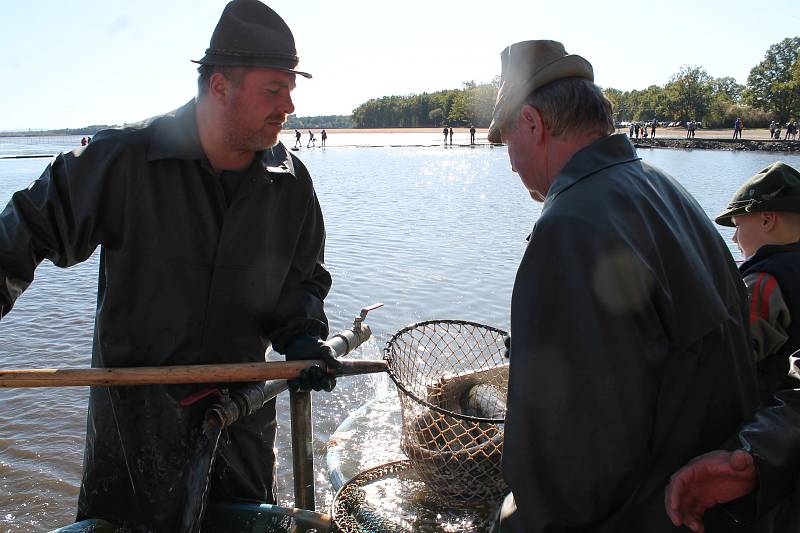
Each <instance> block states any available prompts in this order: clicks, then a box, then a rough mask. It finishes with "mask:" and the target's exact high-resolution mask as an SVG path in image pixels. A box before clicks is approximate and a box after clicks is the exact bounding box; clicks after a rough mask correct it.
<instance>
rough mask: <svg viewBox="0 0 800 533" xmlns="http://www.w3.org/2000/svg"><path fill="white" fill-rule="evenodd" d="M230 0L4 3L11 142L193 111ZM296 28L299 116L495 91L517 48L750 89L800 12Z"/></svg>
mask: <svg viewBox="0 0 800 533" xmlns="http://www.w3.org/2000/svg"><path fill="white" fill-rule="evenodd" d="M225 4H226V2H225V1H224V0H77V1H76V0H73V1H68V0H0V28H2V29H1V30H0V51H2V56H3V58H2V61H0V131H4V130H25V129H43V128H44V129H55V128H76V127H82V126H87V125H92V124H118V125H121V124H124V123H128V122H136V121H139V120H142V119H144V118H147V117H150V116H153V115H158V114H160V113H164V112H167V111H169V110H171V109H175V108H177V107H179V106H180V105H182V104H184V103H186V102H187V101H188V100H189V99H190V98H192V97H193V96H194V95H195V93H196V87H197V86H196V79H197V72H196V65H195V64H193V63H191V62H190V60H191V59H200V58H201V57H202V56H203V54H204V52H205V49H206V48H207V47H208V44H209V39H210V37H211V33H212V31H213V29H214V26H215V25H216V23H217V21H218V20H219V15H220V14H221V13H222V9H223V8H224V6H225ZM268 4H269V5H270V7H272V8H273V9H275V10H276V11H277V12H278V13H279V14H280V15H281V16H282V17H283V18H284V20H286V22H287V23H288V25H289V27H290V28H291V29H292V31H293V33H294V36H295V41H296V43H297V51H298V55H299V57H300V65H299V67H298V68H300V69H302V70H305V71H307V72H310V73H312V74H313V76H314V77H313V79H311V80H306V79H304V78H298V81H297V88H296V89H295V91H294V93H293V98H294V103H295V108H296V111H295V113H296V114H297V115H299V116H313V115H348V114H350V113H351V112H352V110H353V109H354V108H356V107H357V106H358V105H359V104H361V103H363V102H365V101H367V100H369V99H371V98H380V97H382V96H389V95H406V94H413V93H421V92H432V91H437V90H443V89H454V88H460V87H462V86H463V83H464V82H467V81H472V80H474V81H476V82H478V83H481V82H488V81H491V80H492V79H493V78H494V77H495V76H497V75H499V73H500V59H499V57H500V56H499V54H500V52H501V51H502V49H503V48H504V47H505V46H506V45H508V44H509V43H512V42H516V41H522V40H527V39H555V40H559V41H561V42H563V43H564V45H565V47H566V49H567V51H568V52H570V53H576V54H580V55H582V56H584V57H585V58H587V59H588V60H589V61H590V62H591V63H592V65H593V66H594V71H595V81H596V83H597V84H598V85H600V86H602V87H615V88H618V89H621V90H630V89H644V88H646V87H648V86H650V85H654V84H655V85H664V84H665V83H666V82H667V81H668V80H669V77H670V76H671V75H672V74H674V73H676V72H678V70H679V69H680V68H681V67H684V66H686V65H698V66H702V67H703V68H705V69H706V70H707V71H708V72H709V74H711V75H712V76H714V77H722V76H732V77H734V78H736V79H737V80H738V81H739V82H740V83H742V84H743V83H745V81H746V79H747V75H748V73H749V71H750V69H751V68H752V67H753V66H755V65H756V64H757V63H758V62H759V61H761V60H762V59H763V57H764V54H765V52H766V50H767V48H769V46H770V45H771V44H774V43H777V42H779V41H781V40H782V39H784V38H786V37H794V36H797V35H800V4H798V3H797V1H796V0H770V1H769V2H766V3H760V2H753V1H752V0H724V1H719V0H671V1H661V0H645V1H640V2H632V1H630V0H629V1H616V0H613V1H612V0H609V1H601V0H595V1H584V0H548V1H541V0H513V1H512V0H482V1H477V0H401V1H399V2H396V1H386V0H364V1H362V0H336V1H333V0H325V1H323V0H291V1H290V0H272V1H271V2H268Z"/></svg>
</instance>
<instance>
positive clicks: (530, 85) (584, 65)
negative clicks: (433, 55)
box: [487, 54, 594, 144]
mask: <svg viewBox="0 0 800 533" xmlns="http://www.w3.org/2000/svg"><path fill="white" fill-rule="evenodd" d="M565 78H581V79H585V80H589V81H591V82H594V70H593V69H592V65H591V63H589V62H588V61H587V60H586V59H584V58H583V57H581V56H579V55H577V54H569V55H566V56H564V57H561V58H559V59H558V60H556V61H553V62H552V63H550V64H549V65H546V66H545V67H543V68H542V69H540V70H539V71H538V72H537V73H536V75H535V76H534V77H533V78H531V79H530V80H529V81H527V82H526V83H525V84H523V85H517V86H514V85H509V86H506V84H505V83H504V84H503V85H501V86H500V90H499V91H498V92H497V101H496V102H495V107H494V112H493V113H492V122H491V124H489V133H488V134H487V138H488V140H489V142H490V143H493V144H501V143H502V142H503V137H502V135H501V133H500V128H501V127H502V126H503V124H504V123H505V121H506V119H507V117H508V113H509V112H510V111H511V110H512V109H513V108H515V107H517V106H521V104H522V102H524V101H525V99H526V98H527V97H528V95H530V94H531V93H532V92H533V91H536V90H537V89H541V88H542V87H544V86H545V85H547V84H548V83H552V82H554V81H557V80H561V79H565ZM512 90H513V91H514V92H515V94H513V95H511V94H509V91H512Z"/></svg>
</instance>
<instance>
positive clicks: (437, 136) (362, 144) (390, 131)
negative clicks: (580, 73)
mask: <svg viewBox="0 0 800 533" xmlns="http://www.w3.org/2000/svg"><path fill="white" fill-rule="evenodd" d="M476 129H477V132H476V136H475V137H476V138H475V144H473V145H470V144H469V140H468V139H469V129H468V128H455V127H454V128H453V134H454V139H453V140H454V142H452V144H451V143H448V144H446V145H444V144H442V141H441V135H442V130H441V128H373V129H366V128H359V129H356V128H348V129H327V130H326V131H327V132H328V134H329V138H330V137H333V138H334V139H335V140H334V142H329V144H328V146H327V147H326V148H324V149H336V148H435V147H440V148H484V149H485V148H487V147H488V148H494V147H500V146H505V145H504V144H492V143H490V142H488V140H487V139H486V136H487V133H488V128H476ZM293 131H294V130H291V129H285V130H283V132H281V135H280V140H281V141H282V142H283V143H284V145H285V146H286V147H287V148H292V143H293V140H294V135H293ZM300 131H301V133H302V135H303V139H302V142H301V147H302V148H303V149H304V150H305V149H308V148H307V147H306V146H302V145H304V144H306V136H307V132H308V131H309V130H308V129H303V130H300ZM310 131H312V132H314V133H315V135H319V133H320V132H321V129H311V130H310ZM616 133H620V134H624V135H628V130H627V128H626V129H622V128H617V130H616ZM732 136H733V130H732V129H699V130H697V131H696V132H695V137H694V138H692V139H687V138H686V130H685V129H684V128H680V127H672V128H667V127H665V128H658V129H657V130H656V136H655V137H647V138H644V137H639V138H635V137H633V138H630V141H631V143H632V144H633V145H634V146H635V147H636V148H639V149H641V148H662V149H679V150H695V149H697V150H722V151H745V152H751V151H760V152H784V153H800V139H795V140H782V139H781V140H778V139H770V138H769V131H768V130H766V129H750V130H744V131H743V132H742V138H741V139H735V140H734V139H733V138H732ZM43 137H46V136H43ZM798 137H800V136H798ZM40 138H41V137H40ZM318 138H319V137H318ZM0 143H2V139H1V138H0ZM321 148H322V147H320V146H319V145H317V146H316V148H314V149H321ZM55 155H57V154H51V153H46V152H44V151H42V152H38V151H37V150H36V148H33V149H32V150H25V151H20V152H18V153H16V154H14V153H13V151H12V153H11V154H8V155H6V154H3V153H2V152H0V160H3V159H36V158H52V157H55Z"/></svg>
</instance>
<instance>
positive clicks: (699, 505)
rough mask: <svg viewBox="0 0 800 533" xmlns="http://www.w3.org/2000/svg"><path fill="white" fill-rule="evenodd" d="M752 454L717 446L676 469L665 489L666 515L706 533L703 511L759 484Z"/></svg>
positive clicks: (733, 498) (746, 492)
mask: <svg viewBox="0 0 800 533" xmlns="http://www.w3.org/2000/svg"><path fill="white" fill-rule="evenodd" d="M757 480H758V477H757V473H756V467H755V462H754V461H753V456H752V455H750V454H749V453H747V452H746V451H744V450H736V451H735V452H729V451H723V450H715V451H713V452H709V453H707V454H704V455H700V456H698V457H695V458H694V459H692V460H691V461H689V463H687V464H686V466H684V467H683V468H681V469H680V470H678V471H677V472H675V474H673V475H672V478H671V479H670V482H669V485H667V488H666V491H665V492H664V505H665V507H666V509H667V515H669V518H670V520H672V523H673V524H674V525H675V526H676V527H679V526H682V525H683V526H686V527H688V528H689V529H691V530H692V531H694V532H696V533H703V531H704V527H703V513H705V512H706V509H709V508H711V507H714V506H715V505H718V504H720V503H725V502H729V501H732V500H735V499H737V498H741V497H742V496H745V495H746V494H749V493H750V492H751V491H752V490H753V489H755V487H756V484H757Z"/></svg>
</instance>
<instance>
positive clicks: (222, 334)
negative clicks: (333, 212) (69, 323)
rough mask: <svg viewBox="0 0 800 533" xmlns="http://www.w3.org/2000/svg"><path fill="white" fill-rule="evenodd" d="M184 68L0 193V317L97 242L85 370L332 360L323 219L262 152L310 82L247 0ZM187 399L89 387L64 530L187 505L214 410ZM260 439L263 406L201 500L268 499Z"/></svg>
mask: <svg viewBox="0 0 800 533" xmlns="http://www.w3.org/2000/svg"><path fill="white" fill-rule="evenodd" d="M198 63H199V64H200V67H199V68H198V71H199V73H200V75H199V80H198V88H199V91H198V96H197V98H196V99H192V100H191V101H190V102H189V103H187V104H186V105H184V106H183V107H181V108H180V109H178V110H176V111H173V112H171V113H167V114H166V115H162V116H159V117H156V118H153V119H150V120H148V121H146V122H144V123H142V124H138V125H134V126H129V127H126V128H123V129H118V130H107V131H104V132H101V133H98V135H97V136H96V137H95V139H94V140H93V141H92V143H91V144H89V145H87V146H86V147H85V148H83V149H77V150H76V151H74V152H71V153H66V154H62V155H60V156H58V157H57V158H56V159H55V161H53V163H52V164H50V165H49V166H48V167H47V169H46V170H45V171H44V173H43V174H42V176H41V177H40V178H39V179H38V180H37V181H36V182H34V183H33V184H32V185H31V186H30V187H29V188H28V189H26V190H23V191H19V192H17V193H15V194H14V196H13V198H12V200H11V202H10V203H9V205H8V206H7V207H6V209H5V211H3V213H2V215H0V314H5V313H7V312H8V311H9V310H10V309H11V307H12V305H13V304H14V301H15V300H16V298H17V297H18V296H19V295H20V293H22V291H23V290H24V289H25V288H26V287H27V286H28V285H29V284H30V283H31V281H32V280H33V276H34V270H35V268H36V266H37V265H38V264H39V263H40V262H41V261H42V260H43V259H45V258H47V259H50V260H51V261H53V262H54V263H55V264H57V265H59V266H62V267H66V266H70V265H73V264H75V263H77V262H80V261H83V260H85V259H87V258H88V257H89V256H90V255H91V254H92V253H93V251H94V250H95V249H96V248H97V247H98V246H100V248H101V256H100V280H99V289H98V298H97V300H98V303H97V314H96V322H95V330H94V344H93V353H92V364H93V366H95V367H129V366H159V365H182V364H204V363H230V362H257V361H263V360H264V354H265V351H267V350H268V349H269V348H270V345H271V346H272V348H274V349H275V350H276V351H279V352H281V353H284V354H286V357H287V359H300V358H313V359H325V360H327V361H328V362H329V363H330V364H332V365H336V364H337V363H336V361H335V359H333V357H332V353H331V351H330V349H329V348H327V346H325V345H324V344H323V343H322V340H321V339H324V338H325V337H326V336H327V333H328V324H327V319H326V316H325V312H324V308H323V299H324V298H325V296H326V295H327V293H328V290H329V288H330V285H331V278H330V275H329V274H328V272H327V271H326V270H325V268H324V264H323V261H324V256H323V252H324V244H325V228H324V225H323V220H322V213H321V210H320V206H319V203H318V202H317V197H316V195H315V192H314V188H313V185H312V182H311V178H310V176H309V174H308V171H307V170H306V168H305V166H303V164H302V163H301V162H300V160H299V159H297V158H296V157H294V156H293V155H292V154H290V153H289V152H288V151H287V150H286V148H285V147H284V146H283V145H282V144H280V143H278V142H277V139H278V134H279V132H280V131H281V127H282V125H283V123H284V121H285V120H286V117H287V116H288V115H289V114H290V113H292V112H293V111H294V105H293V103H292V98H291V92H292V89H294V87H295V77H296V76H297V75H300V76H303V77H306V78H309V77H310V75H309V74H307V73H305V72H300V71H298V70H296V67H297V64H298V58H297V54H296V51H295V44H294V38H293V36H292V33H291V31H290V30H289V28H288V26H287V25H286V23H285V22H284V21H283V20H282V19H281V18H280V16H278V14H277V13H275V12H274V11H273V10H271V9H270V8H269V7H267V6H266V5H264V4H262V3H261V2H259V1H257V0H234V1H233V2H230V3H229V4H228V5H227V6H226V7H225V9H224V11H223V13H222V16H221V18H220V20H219V23H218V24H217V26H216V29H215V30H214V33H213V35H212V37H211V45H210V46H209V48H208V49H207V50H206V54H205V56H204V57H203V58H202V59H201V60H199V61H198ZM305 377H306V378H308V379H305V380H304V381H305V382H309V381H310V382H311V383H310V385H311V386H312V387H314V388H316V389H320V388H325V389H327V390H330V389H331V388H332V387H333V384H334V382H333V381H332V380H331V379H330V378H327V377H326V376H319V375H311V376H305ZM223 386H224V385H220V387H223ZM204 388H205V386H155V385H154V386H143V387H125V388H104V387H93V388H92V389H91V393H90V400H89V414H88V423H87V435H86V450H85V456H84V472H83V479H82V484H81V490H80V497H79V501H78V518H79V519H84V518H89V517H92V518H103V519H106V520H108V521H111V522H115V523H118V524H128V525H131V526H132V527H133V528H134V529H136V528H144V529H148V530H153V531H159V532H160V531H175V530H176V528H177V526H178V519H179V518H180V511H181V510H182V509H183V508H184V506H185V504H186V502H187V501H188V500H187V498H196V497H198V496H199V494H187V491H186V487H185V483H186V481H185V473H186V471H187V468H188V467H189V466H190V456H191V454H192V451H193V449H194V446H195V443H196V441H197V438H198V436H199V434H200V430H201V424H202V420H203V415H204V412H205V409H206V407H207V406H208V405H209V404H210V403H211V402H213V401H214V398H213V396H209V395H208V394H205V393H204V391H203V389H204ZM193 398H200V399H199V400H192V399H193ZM275 427H276V422H275V403H274V401H273V402H270V403H268V404H267V405H266V406H265V407H264V408H263V409H261V410H260V411H258V412H256V413H254V414H252V415H250V416H248V417H247V418H245V419H243V420H240V421H239V422H237V423H236V424H234V425H233V426H231V427H230V428H229V429H227V430H226V431H224V432H223V435H222V437H221V438H220V441H219V447H218V451H217V457H216V462H215V468H214V472H213V476H212V479H211V480H210V489H209V494H210V499H211V501H215V500H217V501H219V500H222V501H251V502H274V501H275V487H274V484H273V480H274V459H275V457H274V451H273V443H274V438H275ZM198 489H199V488H198ZM198 492H199V491H198Z"/></svg>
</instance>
